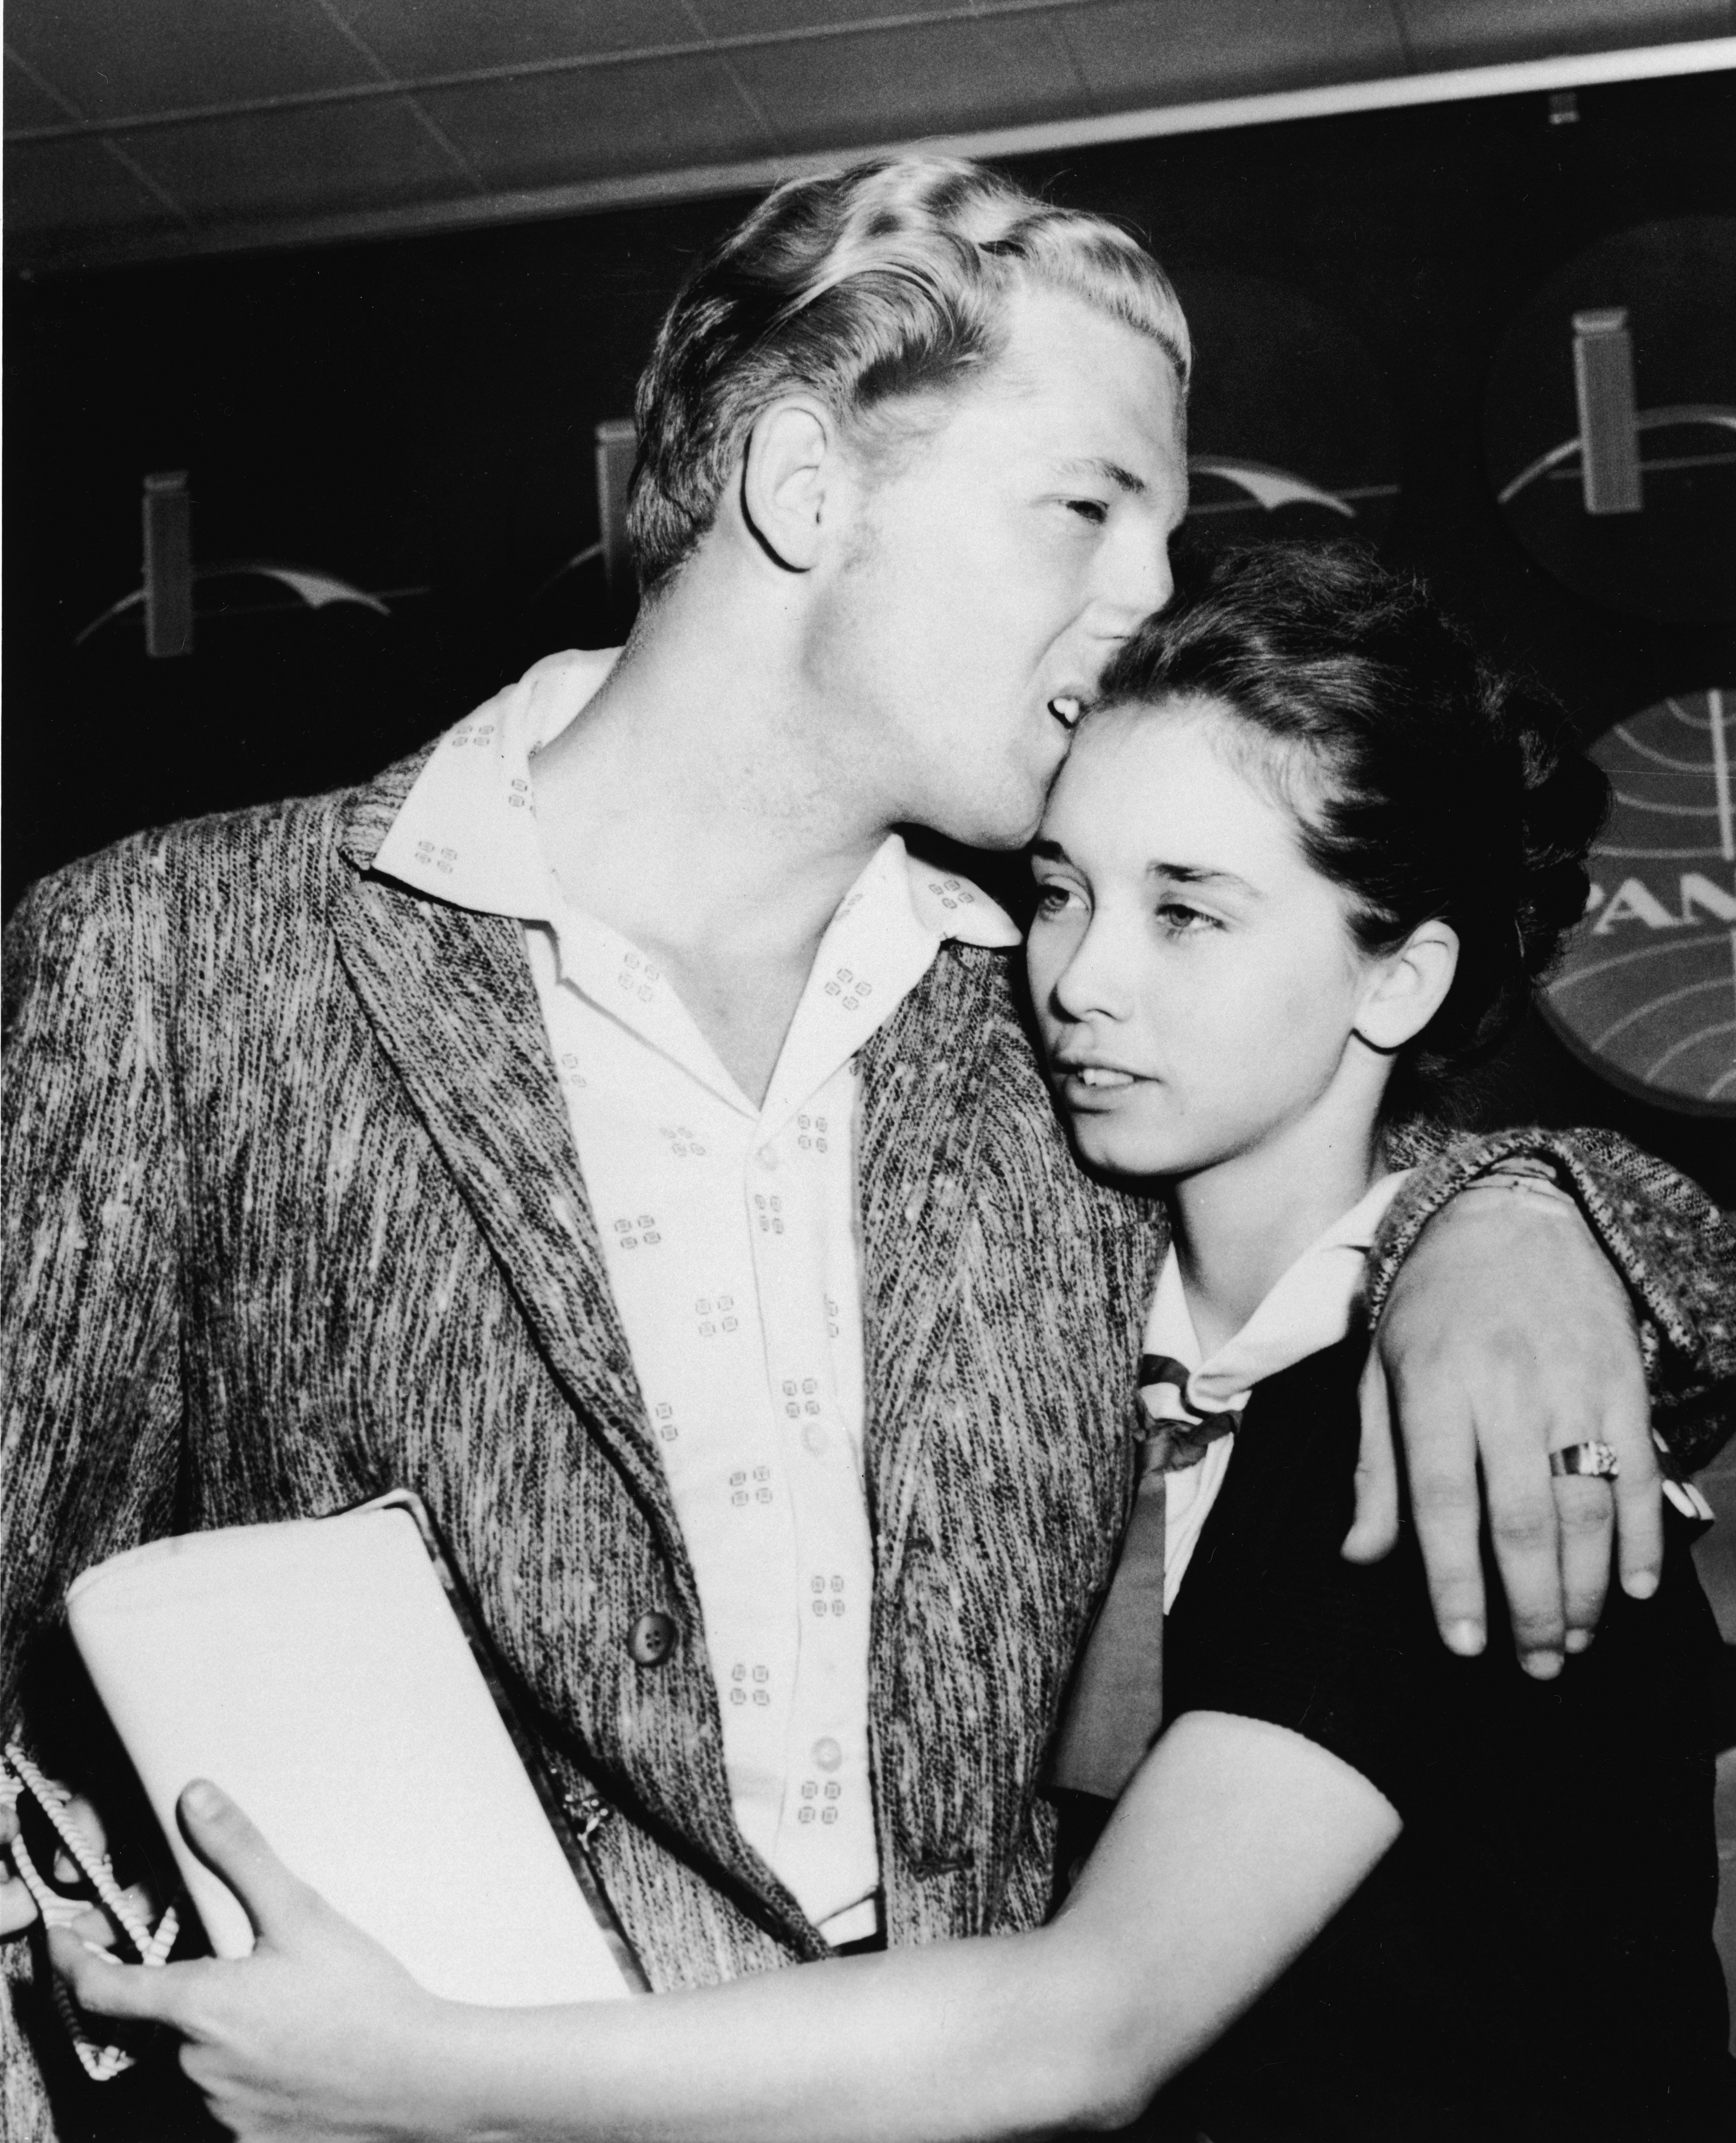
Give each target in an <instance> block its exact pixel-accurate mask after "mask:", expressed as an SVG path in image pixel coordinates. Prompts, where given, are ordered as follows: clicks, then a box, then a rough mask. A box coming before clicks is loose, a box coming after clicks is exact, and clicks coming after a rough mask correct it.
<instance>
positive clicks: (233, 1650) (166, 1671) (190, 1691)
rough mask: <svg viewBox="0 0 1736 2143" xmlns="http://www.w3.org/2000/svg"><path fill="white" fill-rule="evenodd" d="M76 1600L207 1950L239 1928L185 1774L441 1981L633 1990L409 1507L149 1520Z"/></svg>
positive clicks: (241, 1935)
mask: <svg viewBox="0 0 1736 2143" xmlns="http://www.w3.org/2000/svg"><path fill="white" fill-rule="evenodd" d="M67 1615H68V1619H69V1621H70V1622H71V1625H72V1636H73V1638H74V1641H76V1643H77V1646H78V1649H79V1651H80V1652H81V1654H82V1656H83V1658H84V1661H85V1664H86V1665H87V1668H88V1669H89V1670H90V1675H91V1680H92V1681H93V1682H94V1683H95V1685H96V1690H97V1693H98V1695H100V1696H101V1699H102V1701H103V1703H104V1705H106V1707H107V1710H108V1713H109V1715H110V1717H111V1719H112V1720H113V1721H114V1724H115V1726H116V1730H117V1731H118V1732H119V1734H120V1736H121V1740H122V1741H123V1742H124V1744H125V1745H126V1750H127V1753H128V1754H129V1755H131V1758H132V1760H133V1764H134V1765H135V1767H136V1769H137V1771H138V1774H139V1776H140V1779H141V1781H142V1782H143V1784H144V1786H145V1789H146V1793H147V1794H149V1795H150V1798H151V1805H152V1807H153V1808H154V1809H155V1810H156V1814H157V1817H158V1819H159V1821H160V1822H161V1824H162V1827H163V1831H164V1834H165V1835H166V1837H167V1838H168V1839H169V1840H170V1842H171V1844H172V1845H173V1847H174V1849H175V1852H176V1857H177V1858H178V1859H179V1861H180V1863H181V1873H182V1874H183V1876H184V1877H185V1881H186V1885H187V1888H188V1891H189V1893H190V1895H191V1897H192V1899H193V1902H194V1903H195V1906H196V1907H197V1908H198V1910H199V1915H200V1918H201V1919H202V1920H203V1922H204V1923H205V1932H206V1933H207V1934H208V1935H209V1936H210V1941H211V1946H212V1948H214V1949H215V1951H216V1952H217V1954H218V1955H219V1956H220V1957H244V1956H245V1955H246V1954H247V1952H249V1951H250V1949H251V1948H252V1947H253V1933H252V1929H251V1928H250V1924H249V1923H248V1920H247V1917H246V1915H245V1913H244V1912H243V1910H242V1908H241V1907H240V1903H239V1902H238V1901H237V1900H236V1898H235V1896H234V1894H233V1893H232V1892H231V1891H230V1889H229V1888H227V1886H226V1885H225V1884H224V1883H222V1882H220V1880H219V1879H218V1878H217V1877H215V1875H213V1874H212V1873H210V1870H209V1869H208V1868H205V1866H204V1864H203V1863H201V1862H200V1861H199V1860H198V1859H196V1858H195V1857H194V1855H193V1854H192V1853H191V1852H190V1850H189V1849H188V1847H187V1846H186V1844H185V1841H184V1839H182V1837H181V1831H180V1829H179V1826H178V1825H177V1824H176V1817H175V1804H176V1798H177V1796H178V1795H179V1794H180V1793H181V1789H182V1788H183V1787H184V1786H185V1785H186V1784H187V1783H188V1781H189V1780H190V1779H195V1778H207V1779H214V1780H215V1782H216V1784H219V1785H220V1786H221V1787H222V1788H223V1789H224V1790H225V1792H226V1793H228V1794H231V1795H232V1796H233V1797H234V1798H235V1799H236V1800H237V1801H239V1802H240V1804H241V1806H242V1807H243V1808H244V1809H245V1810H246V1811H247V1813H248V1814H249V1815H250V1816H251V1817H252V1818H253V1819H254V1821H255V1823H256V1824H258V1825H259V1827H260V1829H261V1830H262V1831H263V1832H264V1833H265V1836H266V1838H267V1839H269V1840H270V1844H272V1846H273V1847H274V1849H276V1851H277V1852H278V1853H279V1854H280V1855H281V1856H282V1858H284V1861H286V1862H287V1863H288V1864H289V1866H290V1867H291V1868H293V1869H294V1871H295V1873H297V1874H298V1875H300V1876H302V1877H303V1878H304V1879H305V1880H306V1881H308V1882H309V1883H312V1884H313V1885H314V1888H316V1889H317V1890H319V1892H321V1893H322V1894H323V1895H324V1897H325V1898H327V1899H329V1902H330V1903H332V1904H333V1905H334V1906H335V1907H336V1908H338V1910H339V1912H341V1913H344V1915H345V1916H346V1917H347V1918H349V1919H351V1920H354V1922H355V1923H357V1925H358V1926H359V1927H361V1928H365V1929H366V1930H367V1932H368V1933H369V1934H371V1935H373V1937H375V1938H376V1939H377V1940H378V1941H379V1942H380V1943H383V1944H384V1946H385V1948H387V1949H388V1950H389V1951H391V1952H392V1953H393V1956H394V1957H397V1958H398V1960H399V1961H400V1962H402V1963H403V1965H405V1966H406V1967H408V1970H409V1971H410V1972H411V1973H412V1974H413V1976H414V1977H416V1978H417V1979H418V1980H419V1981H420V1982H422V1984H423V1986H424V1987H428V1989H429V1990H430V1991H431V1992H433V1993H436V1994H440V1995H444V1996H447V1997H450V1998H451V1999H453V2000H455V2001H462V2002H484V2003H489V2004H494V2005H499V2006H515V2007H516V2006H518V2005H535V2004H542V2003H547V2002H586V2001H599V2000H606V1999H611V1998H613V1997H618V1996H621V1995H623V1994H626V1993H628V1992H631V1991H632V1990H631V1987H630V1986H629V1984H628V1982H627V1980H626V1977H625V1975H624V1972H623V1969H622V1967H621V1964H620V1962H617V1956H616V1951H615V1949H614V1948H613V1947H612V1946H611V1938H610V1937H609V1935H608V1934H607V1933H606V1932H605V1931H604V1929H603V1928H602V1927H601V1925H600V1924H599V1923H598V1919H597V1918H596V1914H595V1913H593V1912H592V1910H591V1905H590V1903H589V1902H588V1901H587V1899H586V1896H585V1893H584V1892H583V1890H582V1889H581V1888H580V1885H579V1882H578V1879H577V1878H576V1876H575V1874H574V1872H573V1870H572V1868H571V1866H570V1865H569V1864H568V1862H567V1859H566V1853H564V1851H563V1849H562V1848H561V1843H560V1841H559V1839H557V1838H556V1835H555V1833H554V1830H553V1829H552V1828H551V1824H550V1823H549V1820H548V1818H547V1815H546V1814H544V1812H543V1808H542V1803H541V1802H540V1801H539V1799H538V1798H537V1791H536V1789H535V1787H534V1786H533V1785H532V1783H531V1780H530V1778H529V1776H528V1775H527V1773H526V1770H525V1769H524V1766H523V1764H522V1763H521V1761H520V1760H519V1757H518V1753H517V1750H516V1749H515V1748H514V1747H513V1745H512V1737H511V1735H509V1734H508V1733H507V1729H506V1727H505V1725H504V1724H503V1723H502V1719H501V1716H500V1714H499V1711H498V1710H497V1708H496V1705H495V1702H494V1700H493V1698H492V1695H491V1694H490V1692H489V1689H488V1685H487V1682H486V1681H485V1680H484V1679H483V1677H482V1673H481V1671H480V1670H479V1669H478V1667H477V1663H476V1660H475V1659H474V1658H473V1657H472V1654H471V1651H470V1648H469V1646H468V1645H467V1642H466V1641H465V1637H464V1634H463V1631H462V1629H461V1627H460V1626H459V1623H458V1621H457V1616H455V1615H454V1613H453V1608H452V1606H451V1604H450V1602H449V1601H448V1598H447V1596H446V1593H445V1591H444V1588H443V1586H442V1584H441V1581H440V1578H439V1576H438V1572H437V1571H436V1570H435V1567H434V1565H433V1562H432V1561H430V1559H429V1556H428V1551H427V1549H426V1548H425V1547H424V1545H423V1539H422V1536H421V1534H420V1532H418V1528H417V1525H416V1522H415V1520H414V1519H413V1517H411V1516H410V1515H409V1513H408V1512H407V1511H405V1510H404V1509H403V1508H401V1507H383V1508H382V1507H373V1508H364V1509H362V1510H359V1511H353V1512H346V1513H345V1514H344V1515H343V1516H342V1517H333V1518H316V1519H308V1520H303V1521H298V1522H292V1523H289V1524H284V1525H270V1526H244V1527H234V1528H231V1529H229V1530H226V1531H223V1532H204V1533H190V1534H185V1535H182V1536H180V1537H176V1538H175V1539H172V1540H161V1541H153V1542H151V1543H149V1544H148V1545H147V1546H146V1547H139V1548H134V1549H133V1550H131V1552H129V1553H127V1554H125V1555H120V1556H116V1557H114V1558H113V1559H112V1560H111V1561H108V1562H103V1563H99V1564H98V1565H97V1566H96V1567H95V1568H94V1569H92V1570H87V1571H86V1572H85V1573H84V1575H83V1576H82V1577H80V1578H79V1579H78V1580H77V1582H76V1583H75V1584H74V1585H73V1586H72V1590H71V1591H70V1592H69V1593H68V1594H67Z"/></svg>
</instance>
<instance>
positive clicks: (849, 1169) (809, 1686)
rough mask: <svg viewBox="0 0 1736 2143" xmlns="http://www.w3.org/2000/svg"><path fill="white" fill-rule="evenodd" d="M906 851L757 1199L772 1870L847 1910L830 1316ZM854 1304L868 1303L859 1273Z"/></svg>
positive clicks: (843, 919) (828, 996) (840, 981)
mask: <svg viewBox="0 0 1736 2143" xmlns="http://www.w3.org/2000/svg"><path fill="white" fill-rule="evenodd" d="M904 868H905V867H904V864H903V850H902V848H900V847H896V846H895V847H891V848H889V849H887V850H883V851H882V853H881V854H880V855H879V856H878V857H877V858H876V859H875V861H874V864H873V865H871V866H870V869H869V870H868V872H867V873H865V874H864V875H863V879H862V880H861V881H859V882H858V886H857V888H855V889H854V890H853V893H852V895H851V896H850V898H848V899H847V901H846V902H845V903H844V904H843V907H842V908H840V910H839V913H838V916H837V917H836V918H834V920H833V925H832V927H831V928H830V929H829V930H828V933H826V936H825V938H824V939H823V941H822V943H821V946H820V948H819V954H818V956H817V958H816V960H815V963H814V972H813V974H812V975H811V976H810V977H809V985H808V987H807V989H806V991H805V992H804V995H803V998H802V1002H801V1003H800V1005H799V1007H798V1009H797V1012H796V1017H795V1018H794V1021H793V1022H792V1024H791V1028H790V1032H789V1037H788V1039H787V1041H786V1043H785V1047H784V1052H783V1054H782V1056H781V1057H780V1060H779V1067H778V1070H777V1072H776V1073H775V1074H774V1078H773V1081H772V1085H771V1088H770V1091H769V1093H768V1095H767V1097H766V1106H765V1109H764V1111H763V1113H762V1116H761V1121H760V1125H759V1130H758V1132H757V1135H756V1145H755V1150H754V1170H753V1171H751V1173H752V1174H753V1175H754V1180H753V1181H751V1182H750V1184H749V1190H748V1200H749V1220H750V1228H751V1239H752V1242H753V1246H754V1260H755V1268H756V1277H757V1282H758V1293H759V1301H760V1304H761V1305H762V1314H763V1318H764V1337H765V1350H766V1373H767V1383H768V1385H769V1390H770V1393H771V1396H772V1402H773V1408H774V1416H775V1418H777V1420H778V1423H779V1428H780V1432H781V1440H782V1448H783V1465H782V1476H783V1480H784V1484H785V1486H786V1488H787V1492H788V1496H789V1510H790V1516H791V1522H792V1529H793V1539H794V1561H795V1566H796V1570H797V1572H798V1599H799V1609H798V1614H797V1616H796V1625H795V1633H796V1643H797V1659H796V1668H795V1674H794V1686H793V1695H792V1701H791V1705H790V1708H789V1716H788V1721H787V1735H786V1742H785V1749H784V1778H785V1789H784V1798H783V1805H782V1814H781V1819H780V1821H779V1832H778V1844H777V1855H776V1858H777V1863H778V1864H779V1867H780V1868H782V1869H784V1871H785V1872H786V1873H787V1875H788V1876H789V1879H791V1880H793V1881H794V1883H796V1885H797V1887H798V1888H799V1890H800V1891H801V1892H802V1893H803V1894H804V1896H808V1897H811V1898H815V1899H817V1900H819V1899H824V1898H833V1899H835V1900H836V1905H835V1907H834V1908H833V1909H834V1910H841V1909H843V1908H847V1907H850V1906H853V1905H855V1904H857V1903H858V1901H860V1900H863V1899H864V1898H868V1896H869V1895H870V1893H872V1891H873V1888H874V1887H875V1884H876V1880H877V1873H878V1856H877V1849H876V1845H875V1840H874V1830H873V1800H872V1791H871V1786H870V1779H869V1768H868V1618H869V1612H870V1607H871V1601H872V1591H873V1541H872V1537H871V1535H870V1532H869V1528H868V1512H867V1503H866V1499H865V1497H864V1493H863V1481H862V1433H863V1389H862V1370H861V1337H860V1330H859V1324H860V1319H859V1315H858V1316H857V1317H854V1318H853V1319H851V1320H850V1322H851V1324H852V1327H853V1329H850V1330H849V1331H848V1332H846V1331H845V1329H844V1327H843V1319H841V1318H839V1317H838V1315H836V1314H833V1313H834V1312H835V1311H836V1309H837V1307H838V1301H839V1298H840V1296H841V1295H842V1294H843V1293H844V1291H845V1286H844V1279H843V1275H841V1274H836V1273H835V1272H834V1270H833V1265H832V1262H831V1261H832V1260H835V1258H836V1257H837V1256H838V1255H839V1254H840V1250H841V1248H842V1249H843V1250H844V1251H845V1252H846V1254H847V1255H848V1256H849V1257H850V1258H851V1260H853V1259H854V1256H855V1238H856V1218H855V1200H856V1190H855V1183H854V1177H853V1148H854V1137H853V1132H854V1116H855V1110H856V1107H857V1101H858V1081H857V1077H856V1073H855V1069H854V1057H855V1052H857V1051H858V1050H859V1049H860V1048H861V1047H862V1045H863V1042H866V1041H867V1040H868V1037H869V1036H870V1035H871V1034H872V1033H873V1031H874V1029H875V1028H876V1027H878V1026H879V1025H880V1024H881V1022H883V1019H884V1018H885V1017H886V1016H887V1013H888V1011H889V1010H890V1008H891V1007H893V1005H895V1004H897V1003H898V1002H899V1001H900V1000H901V999H902V997H903V995H904V994H905V992H907V991H908V989H909V988H910V987H911V986H912V984H913V982H915V981H917V979H918V978H919V977H920V976H921V975H922V973H924V972H926V970H927V966H928V964H929V963H930V962H931V960H932V958H933V954H934V949H935V938H934V935H933V933H932V932H931V931H929V930H927V929H926V928H923V927H922V925H920V924H919V923H917V921H916V919H915V918H914V917H913V915H912V913H911V910H910V905H909V901H908V893H907V892H906V890H905V881H904V877H903V873H904ZM848 1298H849V1299H850V1300H851V1302H852V1303H856V1302H858V1301H859V1284H858V1274H856V1272H855V1271H854V1270H853V1269H852V1270H851V1271H850V1272H849V1274H848Z"/></svg>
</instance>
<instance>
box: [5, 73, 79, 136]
mask: <svg viewBox="0 0 1736 2143" xmlns="http://www.w3.org/2000/svg"><path fill="white" fill-rule="evenodd" d="M66 123H67V111H66V109H65V107H64V106H62V105H59V104H57V103H56V102H55V101H54V99H53V98H52V97H49V96H47V95H46V94H45V93H44V92H42V90H40V89H38V88H37V86H36V84H35V83H34V82H32V80H31V79H30V77H29V76H28V75H27V74H26V73H25V72H24V70H23V68H22V67H18V66H17V65H16V64H15V63H14V62H13V61H12V59H11V58H10V57H8V58H7V62H6V131H7V133H8V134H12V133H17V132H18V131H22V129H24V128H27V127H31V126H65V125H66Z"/></svg>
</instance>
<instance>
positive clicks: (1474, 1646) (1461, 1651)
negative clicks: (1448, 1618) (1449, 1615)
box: [1447, 1622, 1483, 1660]
mask: <svg viewBox="0 0 1736 2143" xmlns="http://www.w3.org/2000/svg"><path fill="white" fill-rule="evenodd" d="M1482 1649H1483V1626H1482V1624H1481V1622H1452V1623H1450V1624H1449V1625H1448V1626H1447V1650H1448V1651H1452V1652H1457V1654H1458V1656H1459V1657H1460V1658H1461V1659H1462V1660H1474V1659H1475V1658H1476V1656H1477V1654H1478V1653H1479V1652H1480V1651H1481V1650H1482Z"/></svg>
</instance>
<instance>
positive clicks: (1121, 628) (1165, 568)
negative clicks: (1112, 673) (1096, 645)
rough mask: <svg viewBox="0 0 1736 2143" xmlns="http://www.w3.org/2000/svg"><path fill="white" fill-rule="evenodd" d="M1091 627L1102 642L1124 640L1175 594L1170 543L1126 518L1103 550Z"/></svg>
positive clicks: (1145, 527)
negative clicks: (1102, 639) (1098, 634)
mask: <svg viewBox="0 0 1736 2143" xmlns="http://www.w3.org/2000/svg"><path fill="white" fill-rule="evenodd" d="M1102 566H1103V571H1102V575H1101V578H1100V583H1099V586H1098V588H1097V591H1096V602H1095V603H1094V604H1093V606H1092V610H1093V619H1092V622H1093V624H1094V626H1096V630H1097V631H1099V632H1100V634H1101V635H1102V636H1103V637H1104V638H1105V639H1106V640H1117V641H1119V640H1125V638H1126V637H1127V636H1128V634H1129V633H1130V632H1132V631H1134V630H1135V627H1137V626H1140V625H1142V624H1143V623H1144V622H1145V620H1146V619H1147V618H1148V617H1150V615H1151V613H1152V612H1153V611H1159V610H1161V609H1162V608H1163V606H1164V605H1165V603H1166V602H1168V601H1169V600H1170V596H1172V595H1173V594H1174V593H1175V574H1174V572H1172V571H1171V570H1170V545H1169V539H1168V537H1166V536H1165V535H1164V534H1162V533H1161V532H1154V531H1153V529H1152V528H1151V527H1150V525H1149V523H1148V524H1145V525H1144V526H1141V525H1140V522H1138V521H1137V520H1136V519H1135V517H1132V516H1129V517H1128V520H1127V522H1126V524H1125V527H1123V528H1121V529H1120V530H1118V531H1117V532H1116V535H1115V538H1113V539H1112V540H1111V541H1110V542H1108V543H1106V544H1105V546H1104V549H1103V559H1102Z"/></svg>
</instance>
